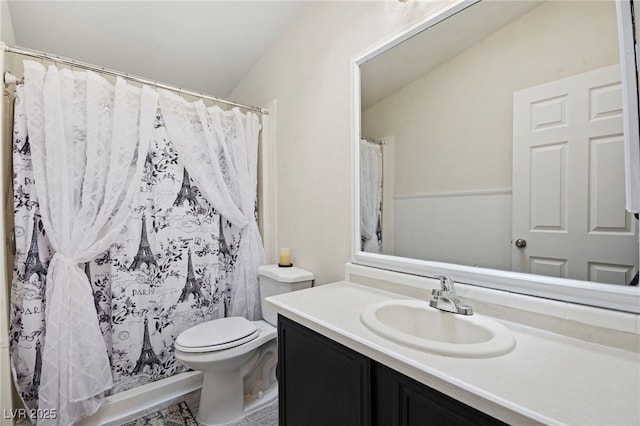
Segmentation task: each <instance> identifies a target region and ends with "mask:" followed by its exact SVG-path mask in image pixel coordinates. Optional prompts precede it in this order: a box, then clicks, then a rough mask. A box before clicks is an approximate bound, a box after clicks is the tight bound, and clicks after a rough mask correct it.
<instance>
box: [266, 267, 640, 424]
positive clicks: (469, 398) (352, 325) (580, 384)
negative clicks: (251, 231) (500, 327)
mask: <svg viewBox="0 0 640 426" xmlns="http://www.w3.org/2000/svg"><path fill="white" fill-rule="evenodd" d="M351 272H353V271H351ZM374 274H375V272H374ZM365 275H366V273H365ZM401 275H404V274H401ZM350 276H352V275H351V274H350V273H349V269H348V270H347V277H350ZM361 276H362V275H361ZM385 278H388V277H383V279H380V280H375V279H373V278H371V277H369V281H371V283H373V284H374V285H364V284H358V283H354V282H352V281H340V282H336V283H332V284H327V285H323V286H319V287H314V288H311V289H308V290H304V291H300V292H295V293H290V294H284V295H279V296H274V297H271V298H268V299H267V302H268V303H271V304H272V305H273V307H274V308H275V309H276V311H277V312H278V313H279V314H280V315H283V316H285V317H287V318H289V319H291V320H294V321H295V322H298V323H299V324H301V325H303V326H305V327H308V328H309V329H311V330H314V331H316V332H318V333H320V334H322V335H324V336H326V337H329V338H330V339H332V340H334V341H336V342H338V343H340V344H342V345H345V346H347V347H348V348H351V349H353V350H355V351H357V352H359V353H361V354H363V355H365V356H367V357H369V358H371V359H372V360H374V361H377V362H379V363H382V364H384V365H386V366H388V367H391V368H392V369H394V370H396V371H397V372H399V373H402V374H404V375H406V376H408V377H410V378H412V379H414V380H416V381H418V382H420V383H422V384H424V385H426V386H429V387H431V388H433V389H435V390H437V391H439V392H442V393H444V394H445V395H449V396H451V397H453V398H455V399H456V400H458V401H460V402H462V403H464V404H466V405H469V406H470V407H473V408H476V409H478V410H480V411H483V412H485V413H487V414H489V415H491V416H493V417H495V418H497V419H499V420H502V421H504V422H507V423H510V424H536V423H544V424H639V423H640V405H639V404H638V401H640V355H639V354H638V348H637V346H636V347H634V345H633V339H630V340H629V342H630V343H628V346H629V347H627V348H624V349H620V348H616V347H611V346H605V345H602V344H596V343H592V342H587V341H584V340H579V339H577V338H574V337H568V336H565V335H562V334H558V333H553V332H549V331H546V330H541V329H539V328H534V327H532V326H530V325H523V324H519V323H516V322H513V321H506V320H502V319H499V321H500V322H501V323H502V324H504V325H505V326H506V327H507V328H508V329H509V330H510V331H511V332H512V333H513V336H514V337H515V339H516V341H517V343H516V347H515V349H514V350H513V351H511V352H510V353H508V354H506V355H502V356H498V357H495V358H485V359H469V358H455V357H447V356H440V355H434V354H430V353H426V352H421V351H419V350H414V349H410V348H408V347H404V346H401V345H399V344H396V343H393V342H391V341H389V340H386V339H384V338H382V337H379V336H378V335H376V334H374V333H372V332H371V331H369V330H368V329H367V328H366V327H365V326H364V325H363V324H362V322H361V320H360V311H361V310H362V309H363V308H364V307H365V306H367V305H369V304H371V303H375V302H379V301H383V300H389V299H407V298H410V297H416V298H419V299H422V300H427V299H428V297H429V296H428V295H429V293H430V290H431V288H437V287H438V283H437V281H435V280H428V279H427V281H432V283H431V285H429V286H426V287H425V285H424V280H425V279H424V278H420V277H413V276H405V277H404V281H405V282H404V283H403V284H394V283H393V282H391V281H387V280H386V279H385ZM371 283H370V284H371ZM403 293H404V294H403ZM467 301H468V302H469V303H470V304H471V306H472V307H474V308H476V306H474V300H473V299H471V298H467ZM477 305H478V306H480V305H482V308H483V309H482V310H485V309H484V308H485V307H486V306H485V305H487V304H486V303H482V302H480V303H477ZM510 309H511V310H513V311H515V309H513V308H510ZM483 314H484V315H487V316H489V315H491V314H490V313H486V311H485V313H483ZM452 315H454V314H452ZM496 319H497V318H496ZM629 334H631V335H634V334H635V335H636V336H637V333H629ZM622 346H625V345H622ZM633 349H635V351H634V350H633Z"/></svg>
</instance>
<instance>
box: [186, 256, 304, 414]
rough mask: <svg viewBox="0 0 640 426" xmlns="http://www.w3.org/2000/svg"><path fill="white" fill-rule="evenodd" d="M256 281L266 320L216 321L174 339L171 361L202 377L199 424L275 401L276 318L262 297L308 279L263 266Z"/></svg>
mask: <svg viewBox="0 0 640 426" xmlns="http://www.w3.org/2000/svg"><path fill="white" fill-rule="evenodd" d="M259 276H260V293H261V299H262V316H263V318H264V319H265V320H266V321H264V320H260V321H249V320H247V319H246V318H242V317H227V318H220V319H215V320H212V321H207V322H204V323H201V324H198V325H196V326H194V327H191V328H189V329H187V330H185V331H183V332H182V333H180V335H179V336H178V338H177V339H176V342H175V357H176V359H177V360H178V361H180V362H181V363H183V364H184V365H186V366H187V367H189V368H191V369H193V370H198V371H202V372H203V373H204V380H203V382H202V391H201V395H200V408H199V411H198V414H197V416H196V420H197V421H198V423H199V424H201V425H207V426H214V425H224V424H227V423H230V422H233V421H236V420H238V419H241V418H242V417H244V416H246V415H247V414H249V413H251V412H253V411H256V410H258V409H260V408H262V407H264V406H266V405H268V404H270V403H271V402H273V401H274V400H275V399H276V398H277V396H278V383H277V379H276V366H277V359H278V357H277V343H276V336H277V329H276V327H275V325H276V321H277V318H276V314H275V312H274V311H272V310H271V309H270V308H269V307H268V306H266V304H265V303H264V298H266V297H269V296H272V295H274V294H281V293H286V292H289V291H295V290H299V289H302V288H307V287H310V286H311V283H312V281H313V274H311V273H310V272H308V271H305V270H302V269H300V268H293V267H291V268H279V267H278V266H277V265H264V266H261V267H260V268H259Z"/></svg>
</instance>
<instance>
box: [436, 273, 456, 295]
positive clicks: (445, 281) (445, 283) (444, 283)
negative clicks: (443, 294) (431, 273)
mask: <svg viewBox="0 0 640 426" xmlns="http://www.w3.org/2000/svg"><path fill="white" fill-rule="evenodd" d="M436 278H438V279H439V280H440V288H441V289H442V291H450V292H452V293H454V294H455V292H456V290H455V288H454V281H453V280H452V279H451V278H449V277H447V276H446V275H439V276H438V277H436Z"/></svg>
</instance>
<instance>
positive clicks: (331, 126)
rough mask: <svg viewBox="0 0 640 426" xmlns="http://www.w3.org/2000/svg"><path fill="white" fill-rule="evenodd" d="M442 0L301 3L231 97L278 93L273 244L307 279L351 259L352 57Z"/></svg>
mask: <svg viewBox="0 0 640 426" xmlns="http://www.w3.org/2000/svg"><path fill="white" fill-rule="evenodd" d="M450 3H451V2H445V1H423V2H416V1H413V2H407V3H401V2H398V1H397V0H385V1H366V2H354V1H326V2H324V1H323V2H310V3H309V4H308V5H307V6H306V8H305V10H303V12H302V13H301V15H300V17H299V18H298V19H297V20H296V21H295V22H294V24H293V25H292V26H291V27H290V28H289V29H288V30H287V31H286V32H285V33H284V35H283V37H282V38H281V39H280V40H279V41H278V42H277V43H276V44H275V45H274V46H273V47H272V49H271V50H270V51H269V52H268V53H267V54H266V55H265V56H264V57H263V58H262V59H261V60H260V61H259V63H258V64H257V65H256V66H255V67H254V68H253V69H252V71H251V72H250V73H249V74H248V75H247V77H246V78H245V79H244V80H243V81H242V82H241V83H240V84H239V85H238V86H237V87H236V88H235V89H234V91H233V92H232V93H231V95H230V97H231V98H232V99H237V100H239V101H241V102H246V103H248V104H252V105H265V104H267V103H268V102H269V101H271V100H272V99H277V102H278V117H277V141H276V145H277V146H276V155H277V163H276V164H277V192H278V198H277V211H278V219H277V228H278V229H277V239H278V244H279V245H280V246H285V247H290V248H291V256H292V262H293V263H294V264H295V265H296V266H300V267H302V268H305V269H308V270H310V271H312V272H314V273H315V274H316V284H323V283H328V282H332V281H337V280H340V279H342V278H343V277H344V264H345V262H347V261H349V260H350V258H351V255H350V244H351V198H352V194H351V170H352V167H351V164H352V161H351V155H352V144H353V141H352V135H351V122H350V120H351V109H350V108H351V97H350V93H351V86H350V79H351V59H352V58H353V57H354V56H357V55H359V54H361V53H362V52H364V51H365V50H368V49H369V48H371V47H372V46H373V45H377V44H379V43H381V42H382V41H385V40H387V39H388V38H389V37H390V36H392V35H394V34H397V33H398V32H400V31H402V30H404V29H406V28H408V27H410V26H413V25H415V24H416V23H417V22H418V21H419V20H422V19H424V18H425V17H426V16H428V15H429V14H431V13H433V12H434V11H435V10H437V9H438V8H441V7H443V6H445V5H446V4H450Z"/></svg>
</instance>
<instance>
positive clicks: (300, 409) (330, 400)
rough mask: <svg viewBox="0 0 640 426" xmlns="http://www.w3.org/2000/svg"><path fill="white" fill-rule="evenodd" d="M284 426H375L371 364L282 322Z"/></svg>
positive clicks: (281, 415)
mask: <svg viewBox="0 0 640 426" xmlns="http://www.w3.org/2000/svg"><path fill="white" fill-rule="evenodd" d="M278 362H279V364H278V369H279V379H278V380H279V382H278V386H279V388H278V391H279V419H280V420H279V423H280V425H281V426H285V425H287V426H315V425H317V426H332V425H349V426H358V425H362V426H367V425H370V409H371V405H370V391H369V389H370V371H371V368H370V365H371V363H370V361H369V359H368V358H367V357H365V356H363V355H361V354H359V353H357V352H354V351H353V350H351V349H348V348H346V347H345V346H342V345H340V344H338V343H336V342H334V341H333V340H330V339H328V338H326V337H324V336H322V335H320V334H318V333H316V332H314V331H312V330H309V329H308V328H306V327H303V326H301V325H299V324H297V323H295V322H293V321H291V320H289V319H287V318H285V317H282V316H279V317H278Z"/></svg>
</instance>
